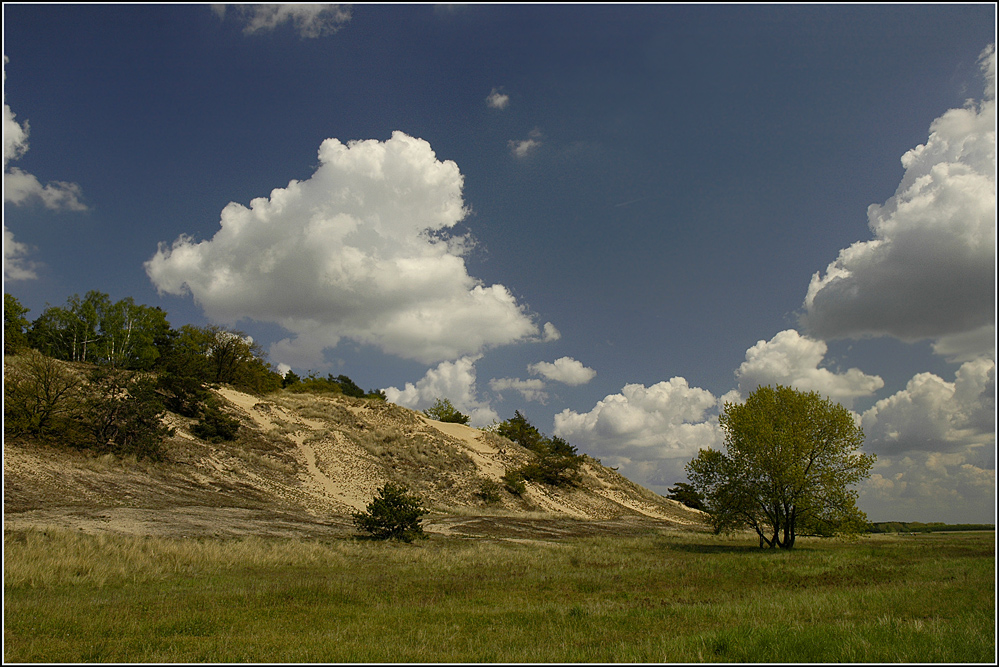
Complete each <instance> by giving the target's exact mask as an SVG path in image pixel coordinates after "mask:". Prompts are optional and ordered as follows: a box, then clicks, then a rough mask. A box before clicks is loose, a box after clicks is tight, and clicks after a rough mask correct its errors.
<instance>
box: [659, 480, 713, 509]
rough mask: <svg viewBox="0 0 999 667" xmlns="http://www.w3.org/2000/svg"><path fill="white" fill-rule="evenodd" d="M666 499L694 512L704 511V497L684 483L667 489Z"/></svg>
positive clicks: (678, 483)
mask: <svg viewBox="0 0 999 667" xmlns="http://www.w3.org/2000/svg"><path fill="white" fill-rule="evenodd" d="M666 497H667V498H669V499H670V500H675V501H677V502H679V503H682V504H684V505H686V506H687V507H690V508H692V509H695V510H702V511H703V510H704V496H702V495H701V494H700V493H698V492H697V489H695V488H694V487H693V486H691V485H690V484H687V483H686V482H677V483H676V484H675V485H674V486H671V487H670V488H669V489H667V492H666Z"/></svg>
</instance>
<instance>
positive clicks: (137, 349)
mask: <svg viewBox="0 0 999 667" xmlns="http://www.w3.org/2000/svg"><path fill="white" fill-rule="evenodd" d="M169 331H170V324H169V322H167V320H166V313H164V312H163V310H161V309H159V308H152V307H150V306H143V305H139V304H136V303H135V301H134V300H133V299H132V297H126V298H124V299H122V300H121V301H117V302H112V301H111V298H110V297H109V296H108V295H107V294H104V293H102V292H98V291H96V290H91V291H89V292H87V294H86V295H85V296H84V297H83V298H82V299H81V298H80V296H79V295H78V294H74V295H73V296H71V297H69V298H68V299H67V300H66V305H65V306H61V307H59V306H50V307H48V308H46V309H45V310H44V311H43V312H42V315H41V316H40V317H39V318H38V319H37V320H35V321H34V322H33V323H32V325H31V331H30V332H29V334H28V342H29V344H30V345H31V346H32V347H35V348H37V349H39V350H41V351H42V352H44V353H45V354H47V355H49V356H52V357H55V358H57V359H63V360H66V361H80V362H91V363H101V364H107V365H109V366H114V367H115V368H130V369H135V370H138V369H142V370H146V369H150V368H152V367H153V366H154V364H156V362H157V359H158V358H159V357H160V356H161V354H162V352H161V347H162V346H163V345H164V343H165V342H166V341H167V338H168V332H169Z"/></svg>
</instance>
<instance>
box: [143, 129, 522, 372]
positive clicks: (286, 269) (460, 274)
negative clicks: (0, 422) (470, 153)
mask: <svg viewBox="0 0 999 667" xmlns="http://www.w3.org/2000/svg"><path fill="white" fill-rule="evenodd" d="M462 182H463V177H462V175H461V173H460V172H459V170H458V166H457V165H456V164H455V163H454V162H452V161H450V160H446V161H440V160H438V159H437V156H436V155H435V154H434V151H433V150H432V149H431V147H430V144H428V143H427V142H426V141H424V140H422V139H417V138H414V137H410V136H408V135H406V134H404V133H402V132H394V133H393V134H392V137H391V138H390V139H389V140H387V141H376V140H367V141H351V142H349V143H347V144H343V143H341V142H340V141H338V140H336V139H327V140H326V141H324V142H323V143H322V145H321V146H320V149H319V167H318V168H317V170H316V172H315V173H314V174H313V175H312V177H311V178H309V179H308V180H304V181H291V182H290V183H289V184H288V186H287V187H285V188H277V189H275V190H273V191H272V192H271V194H270V197H259V198H256V199H254V200H252V201H251V202H250V206H249V208H247V207H246V206H243V205H242V204H238V203H235V202H233V203H230V204H229V205H228V206H226V207H225V208H224V209H223V211H222V216H221V228H220V229H219V231H218V232H217V233H216V234H215V236H214V237H213V238H212V239H211V240H205V241H196V240H194V239H192V238H190V237H189V236H186V235H181V236H180V237H179V238H178V239H177V240H176V241H175V242H174V243H173V244H172V245H166V244H162V243H161V244H160V247H159V250H158V251H157V252H156V254H155V255H154V256H153V257H152V258H151V259H150V260H149V261H148V262H146V265H145V267H146V272H147V274H148V275H149V277H150V279H151V280H152V282H153V284H154V285H155V286H156V288H157V289H158V290H159V291H160V292H166V293H170V294H186V293H188V292H189V293H191V294H192V295H193V297H194V299H195V301H196V302H197V303H198V304H199V305H200V306H201V307H202V309H203V310H204V312H205V314H206V315H207V316H208V317H210V318H211V319H213V320H217V321H223V322H235V321H237V320H239V319H241V318H250V319H255V320H258V321H264V322H275V323H277V324H279V325H281V326H282V327H284V328H285V329H286V330H288V331H289V332H291V333H292V334H293V336H292V337H290V338H288V339H285V340H283V341H281V342H280V343H278V344H276V345H275V346H274V347H273V348H272V349H271V355H272V358H274V359H275V360H276V361H277V362H280V363H288V364H291V365H293V366H301V367H307V366H313V365H315V364H317V363H322V352H323V350H324V349H326V348H332V347H334V346H336V345H337V343H338V342H339V340H340V339H341V338H349V339H351V340H354V341H357V342H360V343H365V344H371V345H374V346H377V347H379V348H380V349H382V350H383V351H385V352H387V353H390V354H394V355H397V356H400V357H404V358H409V359H415V360H418V361H421V362H424V363H428V364H429V363H434V362H437V361H441V360H445V359H456V358H458V357H461V356H465V355H474V354H477V353H479V352H480V351H482V350H484V349H486V348H488V347H492V346H497V345H505V344H509V343H513V342H517V341H524V340H530V339H534V338H537V337H538V334H539V332H538V327H537V325H536V324H535V322H534V321H533V319H532V318H531V317H529V316H528V315H527V314H526V313H525V310H524V308H523V307H522V306H521V305H519V304H518V303H517V301H516V299H515V298H514V296H513V295H512V294H511V293H510V291H509V290H508V289H507V288H506V287H504V286H503V285H489V286H487V285H484V284H482V282H481V281H479V280H477V279H475V278H473V277H472V276H470V275H469V274H468V271H467V269H466V266H465V261H464V258H463V256H462V255H463V253H464V252H465V249H466V245H467V244H466V243H465V242H464V241H465V239H463V238H462V237H458V238H453V237H452V238H447V236H446V234H447V231H448V230H449V229H450V228H451V227H453V226H454V225H455V224H457V223H458V222H459V221H460V220H462V219H463V218H464V217H465V215H466V209H465V208H464V206H463V201H462V195H461V190H462Z"/></svg>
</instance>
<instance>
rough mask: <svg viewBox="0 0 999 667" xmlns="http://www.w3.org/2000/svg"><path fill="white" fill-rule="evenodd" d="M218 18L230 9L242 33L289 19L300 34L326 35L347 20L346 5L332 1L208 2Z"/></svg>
mask: <svg viewBox="0 0 999 667" xmlns="http://www.w3.org/2000/svg"><path fill="white" fill-rule="evenodd" d="M212 9H213V10H214V12H215V13H216V14H217V15H218V17H219V18H222V19H224V18H225V15H226V14H227V13H228V10H230V9H231V10H233V11H234V13H235V14H236V15H237V16H238V17H239V20H240V21H242V22H243V24H244V25H243V33H244V34H247V35H252V34H255V33H260V32H267V31H270V30H274V29H275V28H277V27H278V26H279V25H281V24H283V23H289V22H290V23H292V24H293V25H294V26H295V30H297V31H298V34H299V35H301V36H302V37H321V36H323V35H329V34H332V33H334V32H336V31H337V30H339V29H340V28H341V27H343V24H344V23H346V22H347V21H349V20H350V18H351V15H350V5H336V4H318V3H316V4H287V5H286V4H259V5H242V4H237V5H222V4H216V5H212Z"/></svg>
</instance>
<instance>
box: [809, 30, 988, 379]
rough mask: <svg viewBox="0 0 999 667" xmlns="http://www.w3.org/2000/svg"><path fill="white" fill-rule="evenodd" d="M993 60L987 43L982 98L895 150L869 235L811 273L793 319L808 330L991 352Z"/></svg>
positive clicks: (963, 353) (967, 354)
mask: <svg viewBox="0 0 999 667" xmlns="http://www.w3.org/2000/svg"><path fill="white" fill-rule="evenodd" d="M995 59H996V54H995V47H994V45H992V46H989V47H988V48H987V49H986V50H985V51H984V52H983V53H982V56H981V65H982V70H983V71H984V73H985V78H986V84H985V94H984V98H983V99H982V100H981V102H979V103H977V104H975V103H973V102H970V101H969V103H968V104H967V105H966V106H965V107H964V108H961V109H951V110H949V111H947V112H946V113H944V114H943V115H942V116H941V117H939V118H937V119H936V120H935V121H933V123H932V125H931V126H930V134H929V138H928V140H927V142H926V143H925V144H922V145H920V146H917V147H915V148H913V149H912V150H910V151H909V152H907V153H906V154H905V155H903V156H902V165H903V167H904V168H905V175H904V177H903V178H902V182H901V184H900V185H899V186H898V189H897V190H896V191H895V194H894V196H892V197H891V198H890V199H888V201H886V202H885V203H884V204H883V205H881V206H878V205H872V206H871V207H870V208H869V209H868V212H867V217H868V222H869V226H870V229H871V231H872V232H873V234H874V238H873V239H872V240H869V241H861V242H857V243H854V244H853V245H852V246H850V247H849V248H846V249H844V250H842V251H840V253H839V257H838V258H837V259H836V260H835V261H834V262H832V263H831V264H829V266H828V267H827V268H826V271H825V274H824V275H823V274H821V273H816V274H815V275H814V276H813V277H812V280H811V283H810V284H809V286H808V292H807V294H806V297H805V302H804V306H805V313H804V314H803V316H802V322H803V324H804V326H805V327H806V330H807V331H808V332H809V333H812V334H814V335H816V336H818V337H821V338H825V339H829V338H842V337H862V336H884V335H888V336H894V337H897V338H899V339H902V340H906V341H913V340H919V339H926V338H930V339H934V340H936V341H937V342H936V345H937V351H938V352H940V353H942V354H945V355H947V356H950V357H953V358H955V359H961V360H966V359H968V358H971V357H973V356H975V355H976V354H988V353H990V352H991V351H992V350H994V343H993V342H992V340H993V337H994V331H995V329H994V323H995V313H996V311H995V300H996V292H995V285H996V283H995V260H996V254H995V248H996V153H995V150H996V133H995V127H996V115H995ZM974 346H978V349H974Z"/></svg>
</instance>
